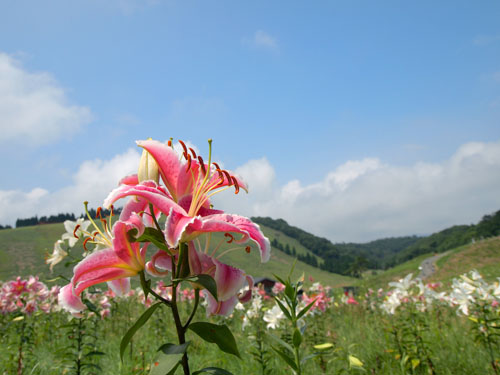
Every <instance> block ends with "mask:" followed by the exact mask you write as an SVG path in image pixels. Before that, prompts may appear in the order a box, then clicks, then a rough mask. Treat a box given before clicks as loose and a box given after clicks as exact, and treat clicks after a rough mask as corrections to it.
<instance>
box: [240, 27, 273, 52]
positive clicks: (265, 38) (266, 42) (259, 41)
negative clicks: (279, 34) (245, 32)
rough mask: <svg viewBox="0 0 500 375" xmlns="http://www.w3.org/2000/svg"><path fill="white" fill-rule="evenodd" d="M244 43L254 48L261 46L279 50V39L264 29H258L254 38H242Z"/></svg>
mask: <svg viewBox="0 0 500 375" xmlns="http://www.w3.org/2000/svg"><path fill="white" fill-rule="evenodd" d="M242 43H243V44H244V45H246V46H249V47H253V48H261V49H267V50H272V51H277V50H278V40H277V39H276V38H275V37H273V36H272V35H270V34H268V33H266V32H265V31H262V30H257V31H256V32H255V34H254V35H253V37H252V38H244V39H242Z"/></svg>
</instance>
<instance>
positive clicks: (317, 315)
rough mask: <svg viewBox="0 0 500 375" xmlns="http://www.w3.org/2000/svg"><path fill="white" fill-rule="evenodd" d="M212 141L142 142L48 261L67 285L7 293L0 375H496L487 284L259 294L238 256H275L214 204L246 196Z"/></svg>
mask: <svg viewBox="0 0 500 375" xmlns="http://www.w3.org/2000/svg"><path fill="white" fill-rule="evenodd" d="M208 144H209V153H208V162H205V161H204V160H203V158H202V157H201V156H199V155H198V154H197V152H196V151H195V149H194V148H193V147H189V145H186V144H185V143H184V142H182V141H178V143H177V144H174V143H173V141H172V140H170V141H168V142H167V143H162V142H158V141H154V140H145V141H138V142H137V145H138V146H139V147H141V148H142V149H143V153H142V157H141V161H140V164H139V166H138V172H137V173H136V174H133V175H129V176H124V177H123V178H122V179H121V180H120V181H118V187H116V188H115V189H114V190H112V191H111V192H109V194H108V196H107V198H106V199H105V200H104V202H103V207H104V209H102V208H100V207H99V208H98V209H97V210H96V212H95V214H94V215H91V214H90V212H89V210H88V209H87V202H85V203H84V207H85V211H86V213H87V219H85V220H84V219H83V218H80V219H78V220H77V221H74V222H72V221H66V222H65V223H64V226H65V229H66V233H64V234H62V236H61V238H60V239H59V240H57V241H56V242H55V244H54V250H53V252H52V254H50V255H48V257H47V259H46V263H47V264H48V265H49V266H48V268H50V270H51V271H53V270H54V267H60V266H62V265H65V266H67V267H73V266H74V267H73V275H72V277H71V279H66V280H65V281H66V284H65V285H64V286H62V287H59V286H50V287H49V286H47V285H46V284H44V283H42V282H41V281H40V280H39V279H38V278H37V277H29V278H28V279H22V278H20V277H18V278H16V279H15V280H10V281H6V282H4V283H2V284H1V289H0V312H1V315H0V350H1V353H2V355H1V356H0V374H9V375H10V374H17V375H22V374H25V375H27V374H30V375H31V374H75V375H81V374H110V375H116V374H151V375H166V374H175V373H177V374H180V373H183V374H184V375H190V374H192V375H198V374H214V375H228V374H262V375H266V374H290V373H294V374H297V375H302V374H321V373H324V374H335V373H362V372H368V373H371V374H485V373H488V372H490V373H494V374H496V375H499V374H500V370H499V365H498V359H499V339H498V338H499V333H500V332H499V327H500V316H499V313H500V309H499V303H500V286H499V284H498V282H496V283H493V284H488V283H487V282H486V281H484V280H483V278H482V277H481V275H479V274H478V273H477V272H475V271H472V272H471V273H470V274H468V275H463V276H462V277H461V278H460V279H457V280H454V281H453V284H452V285H451V286H441V285H437V284H432V285H424V284H423V283H422V281H420V280H413V279H412V275H411V274H410V275H408V276H407V277H406V278H404V279H402V280H400V281H399V282H396V283H390V284H389V287H390V289H389V290H386V291H384V290H378V291H373V290H367V291H366V292H363V293H357V294H356V295H353V294H352V292H353V291H350V292H349V291H346V292H345V293H341V292H340V291H339V292H337V293H335V291H333V290H332V289H331V288H329V287H328V286H324V285H321V284H319V283H313V284H312V286H311V287H309V288H305V286H304V276H302V277H301V278H299V279H298V280H295V279H293V280H292V279H291V276H290V275H292V274H293V273H292V271H293V267H292V270H291V271H290V274H289V276H287V277H285V276H283V275H274V277H275V278H276V279H277V282H276V283H275V284H274V286H273V288H272V290H271V289H268V290H266V289H263V288H260V287H257V288H255V282H254V279H253V278H252V276H251V275H249V274H247V273H246V271H245V270H243V269H240V268H236V267H234V266H232V265H229V264H226V263H223V260H224V261H226V259H227V258H225V257H224V255H225V254H227V253H229V252H233V251H240V252H246V253H252V252H254V253H257V254H258V256H259V258H260V261H261V262H262V263H264V262H267V261H268V260H269V259H270V256H271V246H270V241H269V239H268V238H267V237H266V236H265V235H264V234H263V232H262V231H261V229H260V227H259V226H258V225H257V224H256V223H254V222H252V221H251V220H250V219H249V218H246V217H243V216H240V215H237V214H228V213H225V212H224V211H221V210H217V209H215V208H214V207H213V205H212V203H211V198H212V196H213V195H214V194H217V193H220V192H222V191H225V190H228V189H229V190H230V191H234V193H235V194H238V193H239V192H241V191H242V190H243V191H246V190H247V189H248V188H247V186H246V184H245V182H244V181H243V180H241V179H240V178H239V177H238V176H236V175H235V174H233V173H232V172H230V171H228V170H225V169H222V168H221V167H220V166H219V164H217V163H216V162H213V161H212V141H211V140H209V142H208ZM118 201H120V202H121V203H120V204H123V208H122V210H121V212H120V214H119V216H118V217H115V216H114V215H113V204H115V203H117V202H118ZM117 204H118V203H117ZM78 242H80V243H81V245H82V246H83V249H84V252H83V253H81V252H79V251H77V250H76V248H75V245H76V244H77V243H78ZM252 246H253V247H252ZM252 249H253V251H252ZM61 278H62V276H61ZM56 279H57V278H56ZM59 280H60V279H59ZM47 282H48V281H47ZM52 282H54V280H53V281H52ZM106 284H107V288H106V287H105V285H106ZM132 285H134V286H135V285H139V286H138V287H137V288H135V289H133V288H132ZM103 288H104V289H103Z"/></svg>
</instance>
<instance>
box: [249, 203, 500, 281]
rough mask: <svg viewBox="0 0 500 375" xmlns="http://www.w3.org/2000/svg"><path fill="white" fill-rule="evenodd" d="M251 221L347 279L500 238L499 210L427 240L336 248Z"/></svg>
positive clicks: (277, 223) (277, 222) (269, 222)
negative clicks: (291, 241) (282, 236)
mask: <svg viewBox="0 0 500 375" xmlns="http://www.w3.org/2000/svg"><path fill="white" fill-rule="evenodd" d="M252 220H253V221H254V222H256V223H259V224H262V225H265V226H267V227H269V228H272V229H275V230H278V231H280V232H282V233H284V234H286V235H287V236H289V237H291V238H294V239H295V240H297V241H298V242H299V243H300V244H301V245H302V246H304V247H305V248H306V249H309V250H311V252H312V253H313V254H315V255H317V256H318V257H319V258H321V259H323V262H322V263H320V264H319V267H320V268H321V269H324V270H326V271H330V272H335V273H340V274H344V275H348V274H350V275H359V274H360V273H361V272H362V270H364V269H380V268H384V269H387V268H390V267H394V266H396V265H398V264H400V263H403V262H405V261H407V260H410V259H413V258H415V257H417V256H419V255H421V254H427V253H440V252H444V251H446V250H449V249H453V248H455V247H458V246H462V245H465V244H468V243H471V242H472V241H474V240H479V239H482V238H488V237H494V236H500V210H499V211H497V212H495V213H493V214H489V215H485V216H483V218H482V219H481V221H480V222H479V223H477V224H471V225H456V226H453V227H450V228H447V229H445V230H442V231H440V232H437V233H434V234H432V235H430V236H427V237H418V236H405V237H393V238H383V239H380V240H375V241H371V242H368V243H336V244H333V243H332V242H330V241H329V240H327V239H326V238H321V237H317V236H315V235H313V234H311V233H308V232H306V231H304V230H302V229H300V228H297V227H294V226H291V225H289V224H288V223H287V222H286V221H285V220H283V219H272V218H270V217H254V218H252ZM272 245H273V246H274V247H277V248H278V249H280V250H283V251H285V252H286V246H285V247H284V248H283V249H282V248H280V246H279V245H278V246H276V245H274V244H272ZM290 251H291V250H290ZM301 257H303V258H302V259H301ZM305 257H306V256H304V255H299V256H298V258H299V259H300V260H303V261H305V262H307V263H308V264H313V262H315V261H316V263H318V262H317V259H316V257H312V256H311V255H310V254H309V259H304V258H305ZM311 257H312V258H314V260H312V259H311Z"/></svg>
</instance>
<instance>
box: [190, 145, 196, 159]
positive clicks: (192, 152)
mask: <svg viewBox="0 0 500 375" xmlns="http://www.w3.org/2000/svg"><path fill="white" fill-rule="evenodd" d="M189 151H191V155H193V158H195V159H196V158H197V156H196V152H195V151H194V150H193V149H192V148H191V147H189Z"/></svg>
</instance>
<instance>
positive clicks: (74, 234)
mask: <svg viewBox="0 0 500 375" xmlns="http://www.w3.org/2000/svg"><path fill="white" fill-rule="evenodd" d="M78 228H80V224H78V225H77V226H76V227H75V229H74V230H73V237H75V238H80V237H78V236H77V235H76V231H77V230H78Z"/></svg>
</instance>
